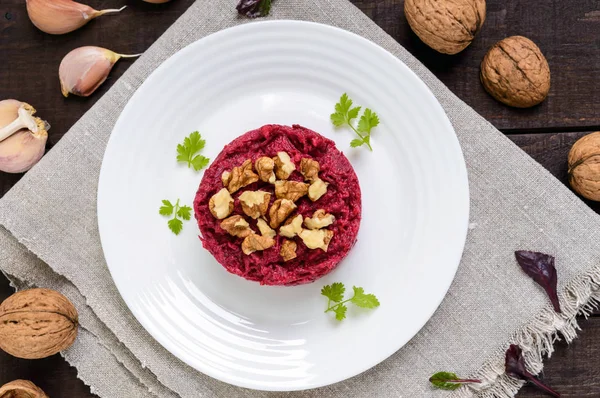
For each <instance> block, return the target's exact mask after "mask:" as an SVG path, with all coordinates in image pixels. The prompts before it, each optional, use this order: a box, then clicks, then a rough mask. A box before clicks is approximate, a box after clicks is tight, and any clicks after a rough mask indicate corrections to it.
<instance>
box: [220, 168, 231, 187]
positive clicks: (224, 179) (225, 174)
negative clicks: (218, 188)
mask: <svg viewBox="0 0 600 398" xmlns="http://www.w3.org/2000/svg"><path fill="white" fill-rule="evenodd" d="M221 181H222V182H223V186H224V187H227V185H229V181H231V173H230V172H229V171H227V170H225V171H224V172H223V174H221Z"/></svg>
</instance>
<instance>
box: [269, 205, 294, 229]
mask: <svg viewBox="0 0 600 398" xmlns="http://www.w3.org/2000/svg"><path fill="white" fill-rule="evenodd" d="M296 207H297V206H296V205H295V204H294V202H292V201H291V200H288V199H277V200H276V201H275V202H273V205H272V206H271V208H270V209H269V218H270V219H271V222H270V223H269V224H270V225H271V228H278V227H279V226H280V225H281V224H282V223H283V222H284V221H285V219H286V218H287V217H288V216H289V215H290V214H292V212H293V211H294V210H296Z"/></svg>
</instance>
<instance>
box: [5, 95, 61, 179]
mask: <svg viewBox="0 0 600 398" xmlns="http://www.w3.org/2000/svg"><path fill="white" fill-rule="evenodd" d="M34 113H35V109H34V108H33V107H32V106H31V105H29V104H26V103H24V102H21V101H17V100H4V101H0V171H4V172H6V173H22V172H24V171H27V170H29V169H30V168H31V167H32V166H33V165H34V164H36V163H37V162H38V161H39V160H40V159H41V158H42V156H43V155H44V150H45V149H46V141H47V140H48V132H47V130H48V129H49V128H50V126H49V125H48V124H47V123H46V122H44V121H43V120H42V119H40V118H38V117H34V116H33V114H34Z"/></svg>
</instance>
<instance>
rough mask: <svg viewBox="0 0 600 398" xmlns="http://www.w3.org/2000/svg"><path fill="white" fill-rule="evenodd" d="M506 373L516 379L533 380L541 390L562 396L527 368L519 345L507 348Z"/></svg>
mask: <svg viewBox="0 0 600 398" xmlns="http://www.w3.org/2000/svg"><path fill="white" fill-rule="evenodd" d="M504 367H505V369H506V374H507V375H509V376H510V377H514V378H515V379H520V380H525V381H529V382H531V383H532V384H533V385H535V386H536V387H537V388H539V389H540V390H542V391H544V392H546V393H547V394H549V395H552V396H553V397H560V394H559V393H557V392H556V391H554V390H553V389H551V388H550V387H548V386H546V385H545V384H544V383H542V382H541V381H539V380H538V379H536V378H535V377H534V376H533V375H532V374H531V373H529V372H528V371H527V369H525V360H524V359H523V351H522V350H521V347H519V346H518V345H514V344H511V345H510V347H509V348H508V350H506V361H505V362H504Z"/></svg>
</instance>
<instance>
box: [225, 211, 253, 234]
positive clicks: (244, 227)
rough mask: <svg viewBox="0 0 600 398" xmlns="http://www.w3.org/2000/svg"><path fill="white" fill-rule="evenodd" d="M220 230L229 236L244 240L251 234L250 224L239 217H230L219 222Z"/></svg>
mask: <svg viewBox="0 0 600 398" xmlns="http://www.w3.org/2000/svg"><path fill="white" fill-rule="evenodd" d="M221 228H223V229H224V230H225V231H227V232H228V233H229V235H232V236H237V237H238V238H245V237H246V236H248V235H250V234H251V233H252V230H251V229H250V224H248V222H247V221H246V220H244V218H243V217H242V216H240V215H235V216H231V217H229V218H226V219H224V220H223V221H222V222H221Z"/></svg>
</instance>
